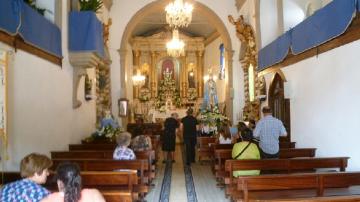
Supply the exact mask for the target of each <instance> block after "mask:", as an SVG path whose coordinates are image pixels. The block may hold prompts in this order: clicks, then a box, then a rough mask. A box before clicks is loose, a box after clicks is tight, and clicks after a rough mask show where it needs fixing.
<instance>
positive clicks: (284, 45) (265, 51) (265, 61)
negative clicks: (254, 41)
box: [257, 31, 291, 71]
mask: <svg viewBox="0 0 360 202" xmlns="http://www.w3.org/2000/svg"><path fill="white" fill-rule="evenodd" d="M290 45H291V31H288V32H286V33H285V34H283V35H281V36H280V37H279V38H277V39H276V40H275V41H273V42H271V43H270V44H269V45H267V46H265V47H264V48H262V49H261V50H260V51H259V54H258V60H259V62H258V68H257V70H258V71H261V70H263V69H265V68H266V67H269V66H271V65H274V64H276V63H279V62H281V61H283V60H284V59H285V57H286V56H287V54H288V52H289V48H290Z"/></svg>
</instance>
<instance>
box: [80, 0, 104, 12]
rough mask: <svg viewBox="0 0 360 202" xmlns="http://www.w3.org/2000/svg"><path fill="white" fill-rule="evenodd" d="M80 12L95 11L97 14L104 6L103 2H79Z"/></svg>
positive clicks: (90, 0)
mask: <svg viewBox="0 0 360 202" xmlns="http://www.w3.org/2000/svg"><path fill="white" fill-rule="evenodd" d="M79 3H80V11H94V12H95V13H96V12H97V11H98V10H99V9H100V8H101V7H102V6H103V2H102V0H79Z"/></svg>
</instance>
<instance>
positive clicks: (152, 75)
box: [150, 51, 157, 98]
mask: <svg viewBox="0 0 360 202" xmlns="http://www.w3.org/2000/svg"><path fill="white" fill-rule="evenodd" d="M150 55H151V64H150V92H151V98H155V97H156V78H157V77H156V53H155V51H151V52H150Z"/></svg>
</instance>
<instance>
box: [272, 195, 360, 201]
mask: <svg viewBox="0 0 360 202" xmlns="http://www.w3.org/2000/svg"><path fill="white" fill-rule="evenodd" d="M359 201H360V195H351V196H329V197H310V198H296V199H280V200H279V199H275V200H266V202H359Z"/></svg>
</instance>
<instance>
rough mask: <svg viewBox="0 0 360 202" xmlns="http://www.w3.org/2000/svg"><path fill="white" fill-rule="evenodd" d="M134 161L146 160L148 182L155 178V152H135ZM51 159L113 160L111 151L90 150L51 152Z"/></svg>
mask: <svg viewBox="0 0 360 202" xmlns="http://www.w3.org/2000/svg"><path fill="white" fill-rule="evenodd" d="M135 156H136V159H146V160H148V162H149V170H151V175H150V181H151V180H152V179H154V178H155V165H153V162H154V160H155V151H154V150H148V151H137V152H135ZM51 158H53V159H113V151H106V150H103V151H91V150H84V151H81V150H77V151H53V152H51Z"/></svg>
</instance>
